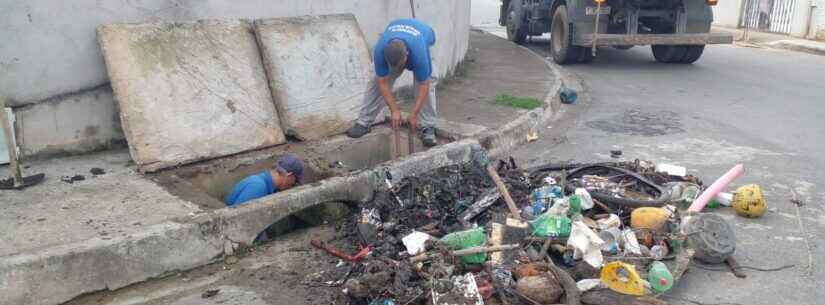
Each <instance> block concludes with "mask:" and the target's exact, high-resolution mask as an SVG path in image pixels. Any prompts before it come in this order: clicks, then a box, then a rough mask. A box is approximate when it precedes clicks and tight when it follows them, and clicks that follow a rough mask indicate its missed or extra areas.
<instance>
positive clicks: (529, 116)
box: [474, 28, 576, 158]
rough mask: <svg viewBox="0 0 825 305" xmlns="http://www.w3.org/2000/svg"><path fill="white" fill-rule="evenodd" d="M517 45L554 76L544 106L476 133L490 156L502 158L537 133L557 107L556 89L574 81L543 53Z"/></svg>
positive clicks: (557, 109)
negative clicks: (500, 125) (497, 127)
mask: <svg viewBox="0 0 825 305" xmlns="http://www.w3.org/2000/svg"><path fill="white" fill-rule="evenodd" d="M474 29H476V28H474ZM477 30H480V31H483V32H485V33H487V34H490V35H492V33H490V32H488V31H484V30H483V29H477ZM501 39H503V38H501ZM518 47H520V48H522V49H524V50H527V51H528V52H529V53H530V54H532V56H535V57H537V58H538V59H540V60H542V61H543V62H544V64H545V65H546V66H547V68H548V69H550V71H552V72H553V74H554V75H555V76H556V77H555V79H553V80H551V81H549V82H548V85H547V87H548V88H550V90H548V92H547V95H545V96H544V105H543V106H542V107H541V108H536V109H533V110H531V111H529V112H527V113H525V114H523V115H521V116H519V117H518V118H517V119H515V120H513V121H512V122H510V123H507V124H506V125H504V126H502V127H501V128H499V129H498V130H494V131H488V132H486V133H482V134H480V135H478V136H477V138H478V139H479V143H480V144H481V147H483V148H484V149H487V150H488V152H489V154H490V156H492V157H496V158H497V157H502V156H503V155H504V154H506V153H507V152H508V151H510V150H511V149H513V148H514V147H516V146H518V145H521V144H524V143H526V142H527V134H528V133H531V132H538V127H539V126H541V125H544V124H546V123H547V122H549V121H551V120H552V119H553V117H554V116H555V115H556V114H557V113H558V112H559V110H560V108H561V99H560V98H559V91H560V90H561V88H562V87H564V86H569V85H570V84H573V83H576V82H575V80H574V79H572V78H571V77H570V76H569V75H567V74H566V73H565V72H564V71H562V69H561V67H560V66H558V65H556V64H555V63H553V62H552V61H550V60H548V59H546V58H544V56H541V55H539V54H538V53H536V52H534V51H533V50H530V48H527V47H525V46H521V45H519V46H518Z"/></svg>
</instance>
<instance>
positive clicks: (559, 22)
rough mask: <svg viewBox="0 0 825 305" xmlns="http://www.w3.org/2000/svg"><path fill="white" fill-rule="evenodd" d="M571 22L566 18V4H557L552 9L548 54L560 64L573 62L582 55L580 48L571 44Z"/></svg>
mask: <svg viewBox="0 0 825 305" xmlns="http://www.w3.org/2000/svg"><path fill="white" fill-rule="evenodd" d="M571 27H572V26H571V24H570V22H569V18H567V6H565V5H563V4H562V5H559V6H557V7H556V10H554V11H553V19H552V24H551V25H550V33H551V34H550V35H551V36H550V55H552V56H553V61H555V62H556V63H557V64H560V65H566V64H570V63H574V62H576V61H578V60H579V58H580V57H582V56H584V55H582V48H581V47H577V46H574V45H573V34H572V32H573V31H571Z"/></svg>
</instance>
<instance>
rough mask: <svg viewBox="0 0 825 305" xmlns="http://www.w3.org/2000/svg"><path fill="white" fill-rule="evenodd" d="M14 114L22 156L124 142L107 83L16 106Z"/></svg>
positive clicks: (44, 155)
mask: <svg viewBox="0 0 825 305" xmlns="http://www.w3.org/2000/svg"><path fill="white" fill-rule="evenodd" d="M15 115H16V116H17V121H18V122H17V130H18V131H19V132H18V135H19V137H20V138H19V140H18V146H20V152H21V155H22V156H23V157H38V158H42V157H46V156H50V155H65V154H77V153H83V152H90V151H98V150H104V149H109V148H112V147H113V145H114V144H119V143H125V142H126V141H125V140H126V139H125V137H124V135H123V130H122V128H121V125H120V117H119V115H118V110H117V105H116V104H115V103H114V102H113V101H112V89H111V88H110V87H109V86H101V87H99V88H96V89H94V90H90V91H85V92H83V93H79V94H76V95H73V96H71V97H59V98H54V99H52V100H50V101H48V102H43V103H39V104H33V105H27V106H23V107H19V108H16V109H15ZM0 158H2V156H0Z"/></svg>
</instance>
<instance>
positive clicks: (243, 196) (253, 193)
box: [223, 171, 278, 206]
mask: <svg viewBox="0 0 825 305" xmlns="http://www.w3.org/2000/svg"><path fill="white" fill-rule="evenodd" d="M277 191H278V189H276V188H275V186H273V185H272V174H270V173H269V171H264V172H262V173H260V174H257V175H252V176H249V177H246V178H243V180H241V181H239V182H238V183H236V184H235V187H233V188H232V191H231V192H229V194H228V195H226V197H224V199H223V203H225V204H226V205H227V206H233V205H237V204H241V203H244V202H247V201H250V200H253V199H258V198H261V197H264V196H266V195H269V194H272V193H275V192H277Z"/></svg>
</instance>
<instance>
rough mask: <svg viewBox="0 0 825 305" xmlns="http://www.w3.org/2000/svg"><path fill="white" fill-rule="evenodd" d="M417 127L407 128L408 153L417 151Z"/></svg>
mask: <svg viewBox="0 0 825 305" xmlns="http://www.w3.org/2000/svg"><path fill="white" fill-rule="evenodd" d="M413 129H415V128H412V127H410V128H407V150H408V152H407V154H409V155H412V154H413V153H414V152H415V138H413V137H414V136H415V131H414V130H413Z"/></svg>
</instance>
